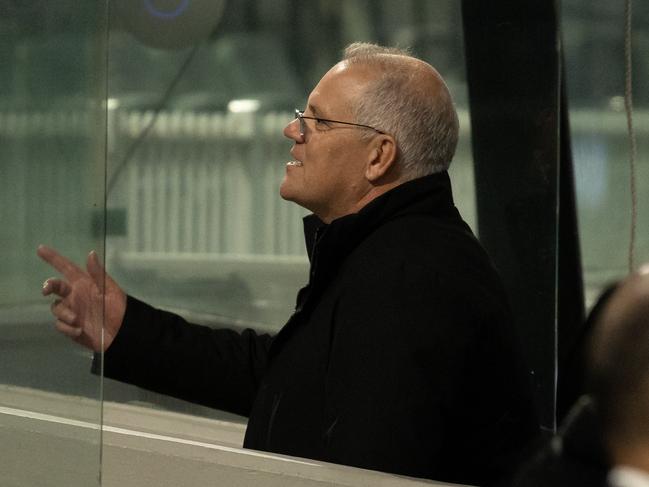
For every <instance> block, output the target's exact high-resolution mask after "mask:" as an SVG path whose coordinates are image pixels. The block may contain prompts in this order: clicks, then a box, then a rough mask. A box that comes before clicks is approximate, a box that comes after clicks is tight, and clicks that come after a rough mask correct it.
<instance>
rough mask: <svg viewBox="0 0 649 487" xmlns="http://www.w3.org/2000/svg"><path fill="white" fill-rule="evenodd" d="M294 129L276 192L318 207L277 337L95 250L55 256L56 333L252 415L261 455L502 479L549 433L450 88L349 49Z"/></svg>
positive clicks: (142, 373)
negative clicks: (301, 276)
mask: <svg viewBox="0 0 649 487" xmlns="http://www.w3.org/2000/svg"><path fill="white" fill-rule="evenodd" d="M284 135H285V136H286V137H287V138H289V139H290V140H292V141H293V146H292V148H291V151H290V152H291V156H292V158H293V160H292V161H290V162H288V163H287V164H286V174H285V177H284V180H283V181H282V183H281V187H280V195H281V197H282V198H284V199H286V200H289V201H293V202H295V203H297V204H299V205H301V206H303V207H304V208H307V209H308V210H310V211H311V212H313V214H312V215H310V216H307V217H306V218H305V219H304V228H305V240H306V245H307V250H308V255H309V259H310V263H311V266H310V274H309V280H308V283H307V284H306V286H305V287H304V288H302V289H301V290H300V291H299V292H298V295H297V300H296V306H295V310H294V312H293V314H292V315H291V317H290V318H289V319H288V321H287V323H286V324H285V326H284V327H283V328H282V329H281V330H280V331H279V332H278V333H277V334H276V335H268V334H257V333H256V332H255V331H253V330H245V331H243V332H241V333H238V332H235V331H233V330H228V329H212V328H209V327H202V326H198V325H193V324H189V323H187V322H186V321H185V320H184V319H182V318H181V317H179V316H177V315H174V314H172V313H169V312H165V311H162V310H159V309H156V308H154V307H152V306H149V305H147V304H145V303H143V302H141V301H139V300H138V299H136V298H135V297H133V296H128V295H127V294H126V293H125V292H124V291H123V290H122V289H121V288H120V287H119V285H118V284H117V283H116V282H115V281H114V280H113V279H112V278H111V277H110V276H108V275H106V274H105V273H104V270H103V268H102V267H101V264H100V263H99V260H98V257H97V254H96V253H95V252H91V253H90V254H89V256H88V261H87V266H86V270H82V269H81V268H79V267H77V266H76V265H75V264H74V263H73V262H71V261H70V260H68V259H67V258H65V257H63V256H61V255H59V254H58V253H57V252H56V251H55V250H53V249H51V248H48V247H45V246H41V247H39V249H38V254H39V255H40V257H41V258H43V259H44V260H45V261H47V262H48V263H50V264H51V265H52V266H53V267H54V268H55V269H57V270H58V271H59V272H60V273H61V274H62V275H63V277H62V278H52V279H49V280H47V281H46V283H45V284H44V287H43V294H44V295H51V294H53V295H56V296H57V299H56V300H55V301H54V303H53V304H52V313H53V314H54V316H55V317H56V328H57V329H58V330H59V331H61V332H62V333H64V334H66V335H68V336H69V337H71V338H72V339H73V340H75V341H77V342H78V343H80V344H81V345H83V346H85V347H87V348H89V349H91V350H93V351H95V352H102V351H103V352H104V365H103V371H104V373H105V375H106V376H107V377H110V378H114V379H117V380H121V381H124V382H128V383H132V384H136V385H138V386H140V387H144V388H147V389H151V390H154V391H158V392H161V393H164V394H168V395H172V396H175V397H179V398H182V399H185V400H189V401H193V402H196V403H200V404H203V405H207V406H211V407H214V408H219V409H223V410H227V411H231V412H234V413H237V414H241V415H244V416H247V417H248V418H249V421H248V426H247V430H246V436H245V440H244V447H246V448H252V449H257V450H265V451H271V452H276V453H282V454H288V455H294V456H299V457H308V458H312V459H318V460H323V461H328V462H334V463H340V464H346V465H353V466H356V467H363V468H368V469H375V470H381V471H386V472H393V473H398V474H404V475H409V476H414V477H426V478H431V479H438V480H445V481H454V482H462V483H473V484H480V485H489V484H492V483H493V482H494V481H495V480H496V479H497V478H499V476H500V475H501V474H502V473H503V472H504V471H506V470H507V469H508V468H510V467H511V465H512V459H513V458H514V457H515V455H516V454H517V453H518V452H519V451H520V450H521V448H522V446H523V445H524V444H525V443H526V442H527V440H528V439H529V438H530V437H531V436H532V435H533V434H534V433H535V432H536V429H537V426H536V422H535V419H534V416H533V412H532V407H531V399H530V398H531V394H530V391H529V390H528V387H527V384H526V382H525V380H524V378H523V377H524V374H525V372H524V370H523V367H522V366H521V363H520V361H519V359H518V357H517V342H516V339H515V333H514V330H513V326H512V322H511V317H510V312H509V308H508V303H507V299H506V296H505V292H504V289H503V286H502V283H501V280H500V278H499V276H498V274H497V272H496V271H495V269H494V267H493V265H492V263H491V261H490V260H489V258H488V256H487V255H486V253H485V251H484V250H483V249H482V247H481V246H480V244H479V243H478V241H477V239H476V238H475V237H474V235H473V234H472V232H471V230H470V229H469V227H468V225H467V224H466V223H465V222H464V221H463V220H462V218H461V216H460V214H459V212H458V210H457V209H456V207H455V205H454V203H453V197H452V193H451V185H450V180H449V176H448V173H447V169H448V167H449V165H450V163H451V159H452V158H453V155H454V152H455V148H456V144H457V138H458V119H457V114H456V111H455V108H454V105H453V101H452V98H451V95H450V93H449V91H448V89H447V87H446V85H445V83H444V81H443V79H442V78H441V76H440V75H439V73H438V72H437V71H436V70H435V69H434V68H433V67H432V66H430V65H429V64H427V63H425V62H424V61H422V60H420V59H417V58H415V57H413V56H411V55H410V54H409V53H408V52H406V51H401V50H397V49H394V48H384V47H381V46H376V45H373V44H366V43H355V44H351V45H350V46H348V47H347V49H346V50H345V55H344V58H343V60H342V61H340V62H339V63H337V64H336V65H335V66H333V67H332V68H331V69H330V70H329V71H328V72H327V73H326V74H325V75H324V76H323V78H322V79H321V80H320V82H319V83H318V84H317V86H316V87H315V88H314V89H313V91H312V92H311V94H310V96H309V98H308V103H307V105H306V107H305V109H304V111H299V110H296V113H295V119H294V120H293V121H291V122H290V123H288V125H287V126H286V128H285V129H284ZM104 314H105V318H103V315H104ZM102 324H103V333H102ZM98 364H99V357H96V359H95V363H94V367H95V372H99V365H98Z"/></svg>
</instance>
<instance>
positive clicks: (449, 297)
mask: <svg viewBox="0 0 649 487" xmlns="http://www.w3.org/2000/svg"><path fill="white" fill-rule="evenodd" d="M424 273H425V271H424V270H423V269H422V270H415V269H410V270H406V269H403V268H402V269H399V270H396V271H395V272H394V273H391V279H390V280H386V279H384V278H382V276H379V275H377V276H372V275H371V272H370V273H368V274H366V275H365V276H364V277H363V278H362V281H363V282H360V283H358V284H357V285H356V286H354V287H355V288H356V290H357V292H356V293H354V294H353V295H351V294H350V295H349V296H348V297H347V298H343V299H342V300H341V303H340V306H339V307H338V313H339V314H338V316H337V321H336V329H335V333H334V337H333V342H332V349H331V357H330V368H329V371H328V376H327V390H328V404H327V410H328V411H327V416H328V422H329V424H328V430H327V441H328V447H327V448H328V460H329V461H332V462H336V463H343V464H350V465H356V466H361V467H365V468H370V469H376V470H385V471H390V472H395V473H407V474H408V475H411V476H418V477H427V478H438V479H444V480H448V481H463V482H466V481H469V480H473V478H472V474H473V473H475V474H476V477H475V480H476V481H482V480H484V479H485V478H488V477H489V476H490V471H491V470H492V469H497V468H498V467H496V466H495V465H491V463H492V461H493V460H494V455H496V456H497V455H499V454H500V453H501V452H499V450H500V445H499V443H500V442H501V441H502V440H501V438H500V437H499V435H501V433H502V434H504V433H505V431H504V429H507V428H508V426H505V423H506V422H507V421H508V419H507V414H508V408H509V404H512V403H511V402H508V401H510V397H509V395H510V394H511V393H512V391H511V390H510V388H513V387H514V385H513V383H512V381H511V380H510V379H511V376H512V374H511V373H510V372H511V370H510V371H508V370H507V369H508V367H511V366H513V364H512V363H507V358H506V357H507V356H508V353H507V350H506V344H505V341H503V340H501V338H502V336H501V331H500V329H499V327H500V326H501V325H502V320H503V316H502V315H498V313H497V312H495V313H492V312H490V311H489V309H490V308H491V309H494V308H497V306H494V305H493V303H488V301H489V298H484V297H480V296H478V294H479V292H480V291H479V290H476V289H475V288H472V286H471V285H470V283H461V282H458V281H457V279H455V278H453V277H445V276H440V275H436V274H434V273H433V274H428V275H423V274H424ZM392 277H394V278H392ZM483 294H485V293H483ZM483 299H486V300H487V302H485V303H483V302H482V300H483ZM519 392H520V391H519ZM503 440H504V441H509V440H510V438H506V439H505V438H503ZM458 459H461V462H462V464H460V465H458V464H457V462H458ZM452 462H454V463H452ZM493 475H494V476H495V475H497V473H496V472H493Z"/></svg>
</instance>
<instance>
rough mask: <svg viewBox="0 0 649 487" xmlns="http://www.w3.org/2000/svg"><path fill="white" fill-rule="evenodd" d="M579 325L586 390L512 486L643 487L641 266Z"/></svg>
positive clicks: (644, 315)
mask: <svg viewBox="0 0 649 487" xmlns="http://www.w3.org/2000/svg"><path fill="white" fill-rule="evenodd" d="M585 330H586V333H587V339H586V340H585V341H584V344H585V345H586V353H585V354H584V355H585V357H586V364H585V368H586V371H585V377H586V378H587V379H586V380H587V382H586V384H584V390H585V392H586V393H585V394H584V395H583V396H582V397H581V398H580V399H579V400H578V401H577V403H576V404H575V406H574V407H573V408H572V410H571V412H570V414H569V415H568V417H567V418H566V420H565V421H564V424H563V425H562V426H561V428H560V429H559V432H558V434H557V435H556V436H555V437H554V438H553V439H552V440H551V442H550V443H549V444H548V445H546V446H545V447H544V448H542V449H541V450H540V451H539V453H537V454H536V455H535V457H534V458H533V459H532V460H531V461H530V462H529V463H528V464H527V465H526V466H525V467H524V468H523V469H522V470H521V473H520V474H519V475H518V476H517V480H516V481H515V482H514V483H513V485H515V486H516V487H541V486H553V487H562V486H566V487H568V486H570V487H573V486H575V487H578V486H588V487H597V486H600V487H643V486H645V487H649V265H645V266H643V267H641V268H640V269H639V270H638V271H637V272H635V273H633V274H632V275H630V276H629V277H627V278H626V279H624V280H623V281H621V282H619V283H616V284H613V285H611V286H610V287H608V288H607V289H606V290H605V291H604V292H603V293H602V295H601V296H600V297H599V298H598V300H597V302H596V304H595V306H594V307H593V309H592V311H591V312H590V313H589V316H588V319H587V321H586V324H585Z"/></svg>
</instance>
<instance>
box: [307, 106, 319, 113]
mask: <svg viewBox="0 0 649 487" xmlns="http://www.w3.org/2000/svg"><path fill="white" fill-rule="evenodd" d="M307 110H310V111H311V113H312V114H313V115H318V114H319V113H320V111H319V110H318V108H317V107H316V106H314V105H312V104H311V103H309V104H308V105H307Z"/></svg>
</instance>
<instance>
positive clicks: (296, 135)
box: [280, 63, 371, 223]
mask: <svg viewBox="0 0 649 487" xmlns="http://www.w3.org/2000/svg"><path fill="white" fill-rule="evenodd" d="M370 76H371V73H370V72H369V71H368V70H367V69H366V68H365V69H363V68H359V67H351V68H349V67H347V65H346V64H345V63H339V64H337V65H336V66H334V67H333V68H331V70H329V72H327V74H325V75H324V76H323V78H322V79H321V80H320V82H319V83H318V85H317V86H316V87H315V88H314V89H313V91H312V92H311V94H310V95H309V99H308V102H307V106H306V107H305V109H304V115H305V116H306V117H321V118H326V119H330V120H341V121H344V122H356V120H355V119H354V115H353V113H352V108H351V107H352V103H353V101H354V100H355V99H356V97H358V96H360V95H361V94H362V92H363V90H364V88H365V86H366V84H367V82H368V80H369V79H370ZM305 123H306V130H305V132H304V136H301V135H300V128H299V123H298V121H297V120H294V121H293V122H291V123H289V124H288V125H287V126H286V128H285V129H284V135H285V136H286V137H288V138H289V139H292V140H293V141H294V142H295V143H294V145H293V148H292V149H291V155H292V156H293V157H294V161H293V162H292V163H288V164H287V166H286V175H285V177H284V180H283V181H282V184H281V186H280V195H281V196H282V198H284V199H286V200H289V201H293V202H295V203H297V204H299V205H300V206H303V207H304V208H307V209H309V210H310V211H312V212H313V213H315V214H316V215H318V217H320V219H322V220H323V221H325V222H327V223H329V222H330V221H331V220H333V219H335V218H338V217H340V216H344V215H346V214H349V213H353V212H355V211H357V210H358V208H356V205H357V203H358V202H359V201H360V200H361V198H362V197H363V196H364V195H365V194H366V193H367V192H368V191H369V189H370V185H369V183H368V181H367V179H366V177H365V167H366V163H367V162H368V160H369V154H370V149H369V142H368V141H363V140H361V135H362V132H361V131H362V130H365V129H361V128H358V127H354V126H350V125H343V124H336V123H326V122H317V121H316V120H305ZM361 123H362V121H361ZM295 161H297V164H295V163H294V162H295Z"/></svg>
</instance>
